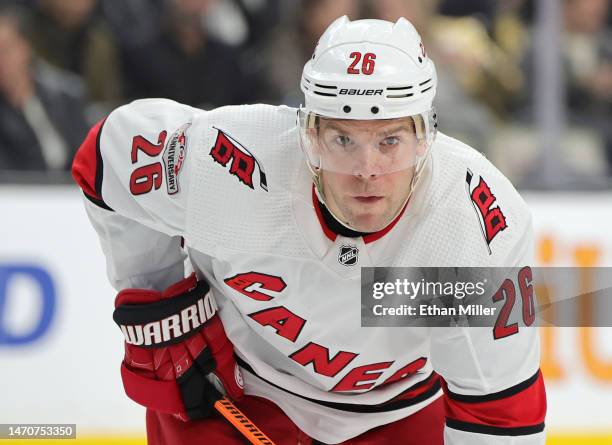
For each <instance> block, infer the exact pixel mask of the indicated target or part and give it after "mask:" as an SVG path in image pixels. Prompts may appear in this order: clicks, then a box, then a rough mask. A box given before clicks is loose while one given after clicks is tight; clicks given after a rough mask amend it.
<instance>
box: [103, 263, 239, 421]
mask: <svg viewBox="0 0 612 445" xmlns="http://www.w3.org/2000/svg"><path fill="white" fill-rule="evenodd" d="M113 319H114V320H115V322H116V323H117V324H118V325H119V327H120V328H121V331H122V332H123V335H124V337H125V339H126V342H125V358H124V360H123V363H122V366H121V377H122V379H123V386H124V387H125V391H126V394H127V395H128V396H129V397H130V398H131V399H132V400H134V401H135V402H137V403H139V404H141V405H144V406H146V407H147V408H151V409H153V410H156V411H160V412H165V413H169V414H174V415H176V416H178V417H180V418H181V419H183V420H195V419H200V418H203V417H207V416H209V415H210V413H211V412H212V409H213V405H214V403H215V402H216V401H217V400H219V399H220V398H221V397H223V395H227V396H228V397H229V398H231V399H232V400H240V398H241V397H242V396H243V388H242V376H241V374H240V370H239V368H238V366H237V364H236V362H235V360H234V348H233V346H232V344H231V343H230V341H229V339H228V338H227V336H226V335H225V331H224V329H223V325H222V324H221V320H220V318H219V316H218V315H217V306H216V303H215V301H214V299H213V296H212V293H211V292H210V287H209V285H208V283H206V282H205V281H197V279H196V277H195V274H192V275H191V276H190V277H188V278H185V279H184V280H182V281H180V282H178V283H176V284H174V285H172V286H170V287H169V288H168V289H166V290H165V291H163V292H158V291H153V290H144V289H125V290H122V291H121V292H119V294H118V295H117V298H116V300H115V312H114V314H113Z"/></svg>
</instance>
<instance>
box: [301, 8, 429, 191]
mask: <svg viewBox="0 0 612 445" xmlns="http://www.w3.org/2000/svg"><path fill="white" fill-rule="evenodd" d="M300 86H301V89H302V92H303V93H304V96H305V106H304V107H303V108H301V109H300V111H299V119H298V125H299V127H300V144H301V147H302V150H303V151H304V153H305V155H306V157H307V159H308V163H309V166H310V168H311V170H312V173H313V179H314V181H315V185H316V186H317V193H318V195H319V198H320V199H322V200H323V202H324V193H323V190H322V186H321V184H320V180H319V179H320V174H321V172H322V171H324V170H326V169H329V170H332V171H337V172H341V173H346V174H353V173H354V170H353V169H354V162H351V161H350V156H351V153H357V152H358V151H359V149H362V148H374V149H379V150H380V151H381V153H382V152H383V151H385V150H386V148H385V147H383V148H380V144H378V142H377V141H378V140H379V136H378V135H375V134H358V135H357V137H356V138H351V139H352V140H351V141H350V143H351V144H352V147H351V150H346V149H345V147H346V144H345V141H344V140H342V139H341V140H340V142H342V147H343V148H342V149H338V144H336V140H337V139H338V137H337V136H336V137H335V139H334V137H333V136H332V137H331V138H328V139H327V140H326V139H325V135H322V131H321V129H322V128H323V127H324V126H323V125H322V122H329V121H332V122H333V120H338V121H346V120H374V119H376V120H383V119H398V118H407V119H402V122H406V123H407V124H406V127H407V128H409V129H408V130H407V131H408V132H409V133H411V134H410V138H408V137H405V138H404V137H403V140H404V143H403V144H402V145H400V146H401V148H402V150H396V151H395V152H389V153H383V154H385V156H381V158H382V159H383V160H382V161H381V165H380V166H379V168H378V170H377V171H376V173H377V174H385V173H392V172H394V171H398V170H403V169H407V168H415V174H414V176H413V181H412V185H411V188H410V191H409V193H408V197H409V195H410V193H411V192H412V189H413V188H414V186H415V184H416V181H417V180H418V178H419V173H420V171H421V169H422V166H423V164H424V162H425V159H426V157H427V155H428V153H429V148H430V146H431V145H432V143H433V141H434V139H435V134H436V127H437V124H436V114H435V111H434V108H433V100H434V97H435V94H436V87H437V77H436V69H435V66H434V63H433V62H432V61H431V59H429V57H427V53H426V51H425V47H424V46H423V43H422V40H421V37H420V36H419V34H418V32H417V31H416V29H415V28H414V26H412V24H411V23H410V22H409V21H408V20H406V19H405V18H400V19H399V20H398V21H397V22H396V23H392V22H388V21H385V20H356V21H352V22H351V21H350V20H349V19H348V17H346V16H343V17H340V18H338V19H336V20H335V21H334V22H333V23H332V24H331V25H330V26H329V27H328V28H327V30H326V31H325V32H324V33H323V35H322V36H321V38H320V39H319V42H318V44H317V47H316V48H315V51H314V54H313V56H312V58H311V59H310V60H309V61H308V62H307V63H306V65H305V66H304V70H303V73H302V79H301V85H300ZM417 146H419V147H420V148H421V149H420V150H416V147H417ZM337 153H341V155H342V156H339V157H338V156H336V154H337ZM387 154H388V156H387ZM406 199H408V198H406Z"/></svg>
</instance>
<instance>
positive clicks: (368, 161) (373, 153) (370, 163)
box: [353, 148, 380, 179]
mask: <svg viewBox="0 0 612 445" xmlns="http://www.w3.org/2000/svg"><path fill="white" fill-rule="evenodd" d="M378 158H379V153H378V152H377V150H375V149H372V148H364V149H361V150H359V151H358V153H357V154H356V156H355V166H354V168H353V175H354V176H356V177H358V178H359V179H374V178H376V177H377V176H378V175H380V160H379V159H378Z"/></svg>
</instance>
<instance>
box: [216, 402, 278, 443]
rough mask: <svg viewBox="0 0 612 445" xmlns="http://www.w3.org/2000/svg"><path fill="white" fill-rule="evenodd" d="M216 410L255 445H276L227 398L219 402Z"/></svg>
mask: <svg viewBox="0 0 612 445" xmlns="http://www.w3.org/2000/svg"><path fill="white" fill-rule="evenodd" d="M215 409H216V410H217V411H219V413H220V414H221V415H222V416H223V417H225V419H226V420H227V421H228V422H229V423H231V424H232V425H233V426H234V427H235V428H236V429H237V430H238V431H240V433H242V435H243V436H244V437H246V438H247V439H248V440H249V442H251V443H252V444H253V445H274V442H272V440H271V439H270V438H269V437H268V436H266V435H265V434H264V433H263V432H262V431H261V430H260V429H259V428H257V427H256V426H255V424H254V423H253V422H251V421H250V420H249V418H248V417H247V416H245V415H244V414H243V413H242V411H240V410H239V409H238V408H236V405H234V404H233V403H232V402H230V401H229V400H228V399H227V398H225V397H224V398H222V399H220V400H217V401H216V402H215Z"/></svg>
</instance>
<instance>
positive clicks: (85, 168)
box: [72, 119, 104, 201]
mask: <svg viewBox="0 0 612 445" xmlns="http://www.w3.org/2000/svg"><path fill="white" fill-rule="evenodd" d="M103 125H104V119H102V120H101V121H100V122H98V123H97V124H96V125H94V126H93V127H92V128H91V130H89V133H88V134H87V137H86V138H85V140H84V141H83V143H82V144H81V146H80V147H79V150H78V151H77V154H76V156H75V157H74V161H73V162H72V177H73V178H74V180H75V181H76V183H77V184H79V186H80V187H81V189H82V190H83V192H84V193H85V195H87V196H88V197H89V198H93V199H95V200H98V201H102V174H103V170H102V169H103V165H102V155H101V154H100V134H101V132H102V126H103Z"/></svg>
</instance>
